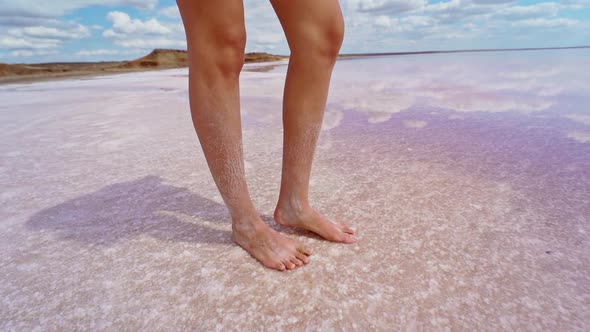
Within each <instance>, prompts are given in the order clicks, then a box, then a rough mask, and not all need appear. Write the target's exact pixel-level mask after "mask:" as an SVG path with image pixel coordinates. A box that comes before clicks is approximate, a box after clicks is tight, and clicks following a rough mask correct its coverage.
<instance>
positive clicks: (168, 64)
mask: <svg viewBox="0 0 590 332" xmlns="http://www.w3.org/2000/svg"><path fill="white" fill-rule="evenodd" d="M573 49H590V46H568V47H527V48H499V49H465V50H441V51H408V52H383V53H352V54H340V55H339V56H338V59H339V60H348V59H359V58H368V57H379V56H397V55H429V54H452V53H488V52H520V51H548V50H573ZM288 58H289V56H287V55H274V54H268V53H258V52H253V53H246V54H245V62H246V63H252V62H277V61H282V60H287V59H288ZM279 65H281V64H276V65H274V64H268V65H265V66H260V67H252V68H245V69H244V71H269V70H272V69H273V68H275V67H276V66H279ZM187 66H188V58H187V53H186V51H185V50H172V49H156V50H154V51H152V52H151V53H150V54H148V55H146V56H144V57H141V58H138V59H135V60H130V61H97V62H53V63H37V64H3V63H0V85H3V84H18V83H34V82H40V81H53V80H63V79H72V78H84V77H93V76H104V75H111V74H124V73H132V72H144V71H152V70H162V69H174V68H185V67H187Z"/></svg>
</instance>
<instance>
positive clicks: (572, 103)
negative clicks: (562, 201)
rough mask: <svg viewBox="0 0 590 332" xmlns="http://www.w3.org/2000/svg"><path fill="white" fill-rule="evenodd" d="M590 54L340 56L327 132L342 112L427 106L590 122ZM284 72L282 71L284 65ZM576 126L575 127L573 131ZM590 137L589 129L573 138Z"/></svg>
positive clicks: (377, 115)
mask: <svg viewBox="0 0 590 332" xmlns="http://www.w3.org/2000/svg"><path fill="white" fill-rule="evenodd" d="M586 55H588V51H586V50H584V51H570V52H520V53H493V54H476V55H474V54H467V55H457V54H454V55H437V56H413V57H405V56H391V57H379V58H369V59H357V60H348V61H340V62H338V65H337V67H336V69H335V72H334V75H333V80H332V87H331V90H330V97H329V102H328V105H327V108H326V110H327V114H326V120H325V126H324V129H325V130H329V129H332V128H335V127H337V126H338V125H339V123H340V120H341V119H342V115H341V114H340V113H342V112H344V111H349V110H351V111H356V112H362V113H365V114H366V115H367V121H368V122H369V123H381V122H385V121H388V120H390V119H391V118H392V116H393V115H394V114H397V113H400V112H405V111H415V110H421V109H424V108H430V109H435V110H436V109H442V110H447V111H452V112H454V114H451V115H449V117H448V118H449V120H460V119H463V118H464V116H463V115H461V114H463V113H467V112H495V113H497V112H513V113H518V114H521V115H524V116H549V117H564V118H566V119H569V120H572V121H574V122H577V123H580V124H583V125H585V126H588V124H589V122H590V115H588V111H587V109H586V107H585V105H587V104H588V102H589V101H590V78H588V77H587V75H585V74H584V72H583V70H581V69H582V68H588V67H589V66H590V60H589V59H590V57H588V56H586ZM280 70H283V69H279V71H280ZM572 130H573V129H572ZM569 136H570V137H571V138H574V139H577V140H578V141H581V142H587V141H588V140H587V137H588V136H590V131H588V129H580V128H577V129H576V131H572V132H571V133H570V135H569Z"/></svg>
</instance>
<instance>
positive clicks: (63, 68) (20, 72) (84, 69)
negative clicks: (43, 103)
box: [0, 49, 287, 83]
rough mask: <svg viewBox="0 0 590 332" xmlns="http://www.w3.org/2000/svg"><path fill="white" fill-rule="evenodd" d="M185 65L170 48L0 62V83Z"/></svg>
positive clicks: (248, 57)
mask: <svg viewBox="0 0 590 332" xmlns="http://www.w3.org/2000/svg"><path fill="white" fill-rule="evenodd" d="M286 58H287V57H286V56H280V55H273V54H268V53H260V52H253V53H247V54H245V62H248V63H249V62H270V61H278V60H283V59H286ZM186 66H188V54H187V51H184V50H171V49H155V50H153V51H152V52H151V53H150V54H148V55H146V56H143V57H141V58H138V59H135V60H131V61H111V62H63V63H38V64H5V63H0V83H1V82H15V81H34V80H41V79H52V78H57V77H67V76H79V75H91V74H98V73H110V72H113V73H115V72H126V71H141V70H149V69H168V68H180V67H186Z"/></svg>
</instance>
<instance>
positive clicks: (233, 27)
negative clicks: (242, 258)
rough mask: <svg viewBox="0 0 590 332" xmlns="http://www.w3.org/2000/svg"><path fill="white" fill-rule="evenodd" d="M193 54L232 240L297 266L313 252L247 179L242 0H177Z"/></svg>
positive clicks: (203, 130)
mask: <svg viewBox="0 0 590 332" xmlns="http://www.w3.org/2000/svg"><path fill="white" fill-rule="evenodd" d="M177 4H178V7H179V9H180V13H181V15H182V20H183V23H184V28H185V31H186V37H187V44H188V53H189V62H190V65H189V94H190V107H191V115H192V119H193V124H194V127H195V130H196V132H197V136H198V139H199V141H200V143H201V147H202V149H203V153H204V154H205V158H206V159H207V163H208V165H209V169H210V171H211V174H212V176H213V179H214V180H215V184H216V185H217V188H218V189H219V192H220V193H221V196H222V197H223V200H224V202H225V204H226V205H227V207H228V209H229V211H230V213H231V217H232V239H233V240H234V241H235V242H236V243H237V244H239V245H240V246H242V247H243V248H244V249H245V250H247V251H248V252H249V253H250V254H251V255H252V256H254V257H255V258H256V259H258V260H259V261H260V262H261V263H262V264H264V265H265V266H267V267H270V268H274V269H277V270H285V269H293V268H295V267H297V266H301V265H303V264H304V263H307V262H308V261H309V258H308V256H309V254H310V251H309V250H308V249H307V248H305V247H304V246H303V245H302V244H301V243H299V242H298V241H295V240H292V239H289V238H287V237H284V236H283V235H281V234H280V233H278V232H276V231H274V230H273V229H271V228H270V227H269V226H268V225H266V224H265V223H264V222H263V221H262V220H261V219H260V216H259V215H258V213H257V212H256V209H255V208H254V206H253V204H252V201H251V200H250V195H249V193H248V188H247V185H246V180H245V171H244V162H243V152H242V128H241V119H240V104H239V74H240V71H241V69H242V66H243V63H244V47H245V43H246V32H245V27H244V9H243V4H242V0H226V1H208V0H178V1H177Z"/></svg>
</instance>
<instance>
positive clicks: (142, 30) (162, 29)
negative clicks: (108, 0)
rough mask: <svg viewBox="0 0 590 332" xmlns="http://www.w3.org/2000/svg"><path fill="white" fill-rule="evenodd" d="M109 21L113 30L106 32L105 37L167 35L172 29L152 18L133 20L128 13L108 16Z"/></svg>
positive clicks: (114, 13) (113, 13) (112, 13)
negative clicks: (135, 34)
mask: <svg viewBox="0 0 590 332" xmlns="http://www.w3.org/2000/svg"><path fill="white" fill-rule="evenodd" d="M107 20H108V21H109V22H111V23H112V25H113V27H112V29H109V30H106V31H105V32H104V34H103V35H104V36H105V37H116V36H118V35H127V34H133V33H137V34H147V35H166V34H169V33H171V32H172V29H170V28H169V27H166V26H164V25H163V24H162V23H160V22H159V21H158V20H157V19H155V18H151V19H148V20H146V21H142V20H139V19H131V18H130V17H129V15H128V14H127V13H123V12H119V11H114V12H110V13H108V14H107Z"/></svg>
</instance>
